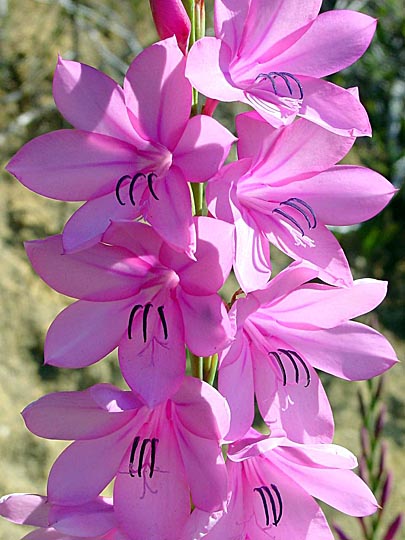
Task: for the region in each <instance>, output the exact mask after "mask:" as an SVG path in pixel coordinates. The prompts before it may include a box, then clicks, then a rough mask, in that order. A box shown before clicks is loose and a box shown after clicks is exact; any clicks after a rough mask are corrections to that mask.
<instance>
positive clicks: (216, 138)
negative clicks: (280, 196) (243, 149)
mask: <svg viewBox="0 0 405 540" xmlns="http://www.w3.org/2000/svg"><path fill="white" fill-rule="evenodd" d="M184 69H185V58H184V56H183V53H182V52H181V51H180V49H179V48H178V46H177V43H176V39H175V38H174V37H172V38H168V39H166V40H165V41H162V42H159V43H156V44H154V45H151V46H150V47H148V48H147V49H145V50H144V51H143V52H142V53H141V54H140V55H139V56H138V57H137V58H135V60H134V61H133V62H132V64H131V66H130V68H129V70H128V72H127V74H126V77H125V81H124V88H123V89H122V88H121V87H120V86H119V85H118V84H117V83H115V82H114V81H113V80H112V79H110V78H109V77H108V76H107V75H105V74H103V73H101V72H99V71H97V70H96V69H93V68H91V67H89V66H86V65H84V64H79V63H77V62H71V61H66V60H62V59H60V60H59V62H58V65H57V67H56V72H55V78H54V86H53V89H54V98H55V102H56V104H57V106H58V108H59V110H60V111H61V113H62V114H63V116H64V117H65V118H66V120H67V121H68V122H70V123H71V124H72V125H73V126H74V127H75V128H76V129H73V130H66V129H65V130H59V131H54V132H52V133H48V134H45V135H42V136H40V137H38V138H36V139H34V140H32V141H30V142H29V143H27V144H26V145H25V146H24V147H23V148H21V150H20V151H19V152H17V154H16V155H15V156H14V157H13V159H12V160H11V161H10V163H9V164H8V166H7V170H8V171H9V172H11V173H12V174H14V176H16V177H17V178H18V179H19V180H20V181H21V182H22V183H23V184H24V185H25V186H26V187H28V188H29V189H31V190H33V191H35V192H36V193H39V194H41V195H45V196H46V197H50V198H53V199H59V200H63V201H87V202H86V203H85V204H84V205H83V206H82V207H81V208H80V209H79V210H78V211H77V212H75V213H74V214H73V216H72V217H71V218H70V219H69V221H68V223H67V224H66V226H65V229H64V232H63V245H64V248H65V250H66V251H74V250H77V249H81V248H83V247H86V246H89V245H92V244H94V243H97V242H98V241H99V240H100V239H101V236H102V234H103V233H104V231H105V230H106V229H107V227H108V225H109V223H110V221H111V220H119V219H135V218H138V217H140V216H141V217H143V218H144V219H146V220H147V221H149V223H151V224H152V226H153V227H154V228H155V229H156V230H157V231H158V233H159V234H160V235H161V236H162V237H163V238H165V240H166V241H167V242H169V243H170V244H171V245H172V246H174V247H175V249H177V250H180V251H183V252H186V253H188V254H189V255H190V256H192V255H193V253H194V251H195V231H194V226H193V220H192V212H191V200H190V191H189V188H188V185H187V181H190V182H203V181H205V180H207V179H208V178H209V177H210V176H212V175H213V174H215V173H216V171H217V170H218V168H219V167H220V166H221V164H222V163H223V161H224V159H225V158H226V156H227V154H228V151H229V148H230V146H231V144H232V143H233V141H234V140H235V139H234V137H233V135H232V134H231V133H229V132H228V131H227V130H226V129H225V128H224V127H222V126H221V125H220V124H219V123H218V122H216V121H215V120H214V119H212V118H210V117H207V116H195V117H193V118H191V119H190V118H189V116H190V107H191V86H190V83H189V82H188V80H187V79H186V78H185V76H184ZM168 209H170V211H168Z"/></svg>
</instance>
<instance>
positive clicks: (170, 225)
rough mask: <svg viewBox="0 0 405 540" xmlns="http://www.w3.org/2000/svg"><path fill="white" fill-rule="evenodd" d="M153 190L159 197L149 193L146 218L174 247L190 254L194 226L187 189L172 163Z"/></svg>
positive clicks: (193, 240)
mask: <svg viewBox="0 0 405 540" xmlns="http://www.w3.org/2000/svg"><path fill="white" fill-rule="evenodd" d="M155 194H156V196H157V198H158V200H157V199H155V198H154V197H152V196H151V197H149V201H148V206H147V209H146V210H145V211H144V217H145V219H147V220H148V221H149V223H150V224H151V225H152V227H153V228H154V230H155V231H156V232H157V233H158V234H159V235H160V236H161V237H162V238H163V239H164V240H165V241H166V242H167V243H168V244H170V245H171V246H172V247H173V248H174V249H176V250H177V251H183V252H184V253H186V254H188V255H189V256H192V255H193V253H194V251H195V230H194V223H193V217H192V212H191V197H190V189H189V187H188V184H187V182H186V179H185V177H184V176H183V174H182V172H181V171H180V169H178V168H177V167H172V168H171V169H170V171H169V172H168V174H167V175H166V177H165V178H162V179H161V180H160V181H159V182H156V188H155ZM168 208H170V211H167V209H168Z"/></svg>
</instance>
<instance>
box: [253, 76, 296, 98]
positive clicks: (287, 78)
mask: <svg viewBox="0 0 405 540" xmlns="http://www.w3.org/2000/svg"><path fill="white" fill-rule="evenodd" d="M276 77H280V78H281V79H283V81H284V82H285V85H286V86H287V88H288V91H289V93H290V96H292V95H293V89H292V87H291V83H290V79H291V80H292V81H294V82H295V84H296V85H297V86H298V89H299V92H300V97H299V99H302V98H303V97H304V90H303V88H302V84H301V83H300V81H299V80H298V79H297V77H295V76H294V75H292V74H291V73H287V72H286V71H270V72H269V73H259V75H258V76H257V77H256V80H257V79H259V78H262V79H269V81H270V82H271V85H272V87H273V91H274V93H275V94H276V95H277V94H278V92H277V87H276V83H275V79H276Z"/></svg>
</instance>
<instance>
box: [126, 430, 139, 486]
mask: <svg viewBox="0 0 405 540" xmlns="http://www.w3.org/2000/svg"><path fill="white" fill-rule="evenodd" d="M139 441H140V437H139V436H136V437H135V438H134V442H133V443H132V448H131V456H130V458H129V475H130V476H131V477H132V478H134V477H135V475H134V474H133V472H134V459H135V452H136V449H137V447H138V444H139Z"/></svg>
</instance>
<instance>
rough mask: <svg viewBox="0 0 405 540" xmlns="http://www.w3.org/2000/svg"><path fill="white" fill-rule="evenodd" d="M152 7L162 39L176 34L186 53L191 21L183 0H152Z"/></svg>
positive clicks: (180, 45) (181, 47)
mask: <svg viewBox="0 0 405 540" xmlns="http://www.w3.org/2000/svg"><path fill="white" fill-rule="evenodd" d="M150 7H151V10H152V16H153V20H154V22H155V26H156V30H157V33H158V34H159V37H160V39H166V38H168V37H171V36H176V38H177V43H178V44H179V47H180V49H181V50H182V51H183V52H184V53H186V51H187V43H188V38H189V36H190V29H191V22H190V18H189V16H188V15H187V11H186V9H185V7H184V5H183V3H182V2H181V0H150Z"/></svg>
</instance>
